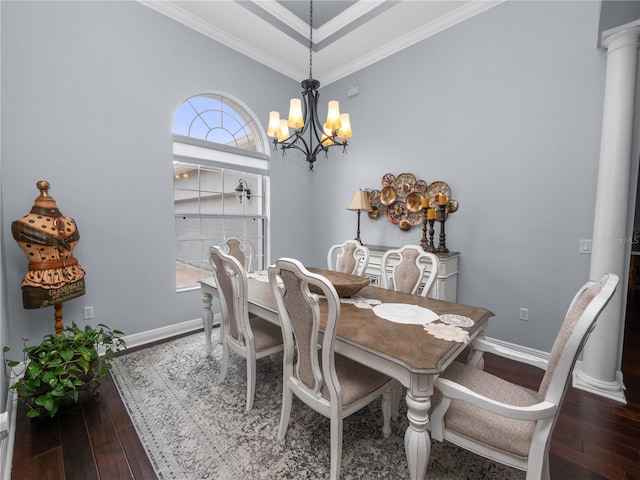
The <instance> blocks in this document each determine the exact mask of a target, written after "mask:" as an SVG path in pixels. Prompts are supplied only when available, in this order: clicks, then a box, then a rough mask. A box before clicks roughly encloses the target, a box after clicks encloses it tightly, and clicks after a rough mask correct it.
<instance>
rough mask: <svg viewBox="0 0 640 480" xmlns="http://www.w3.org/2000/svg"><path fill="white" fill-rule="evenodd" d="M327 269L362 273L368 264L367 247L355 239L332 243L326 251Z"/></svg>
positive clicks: (354, 273) (353, 273)
mask: <svg viewBox="0 0 640 480" xmlns="http://www.w3.org/2000/svg"><path fill="white" fill-rule="evenodd" d="M327 265H328V266H329V270H334V271H337V272H342V273H349V274H351V275H364V272H365V270H366V269H367V266H368V265H369V249H368V248H367V247H365V246H364V245H362V244H361V243H360V242H358V241H357V240H347V241H346V242H344V243H343V244H338V245H333V246H332V247H331V248H329V252H328V253H327Z"/></svg>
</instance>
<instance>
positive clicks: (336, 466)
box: [269, 258, 395, 479]
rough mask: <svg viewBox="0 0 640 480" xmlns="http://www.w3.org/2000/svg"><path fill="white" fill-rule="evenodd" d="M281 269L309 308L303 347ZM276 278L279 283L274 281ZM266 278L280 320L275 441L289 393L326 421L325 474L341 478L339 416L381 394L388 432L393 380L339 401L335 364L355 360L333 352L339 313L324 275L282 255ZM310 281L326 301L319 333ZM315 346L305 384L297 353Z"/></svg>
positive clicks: (283, 425) (283, 426)
mask: <svg viewBox="0 0 640 480" xmlns="http://www.w3.org/2000/svg"><path fill="white" fill-rule="evenodd" d="M285 271H286V274H293V275H295V277H296V279H297V280H298V281H301V282H302V298H303V300H304V302H305V303H306V305H307V306H308V307H310V309H311V310H312V325H309V326H308V327H306V325H305V328H309V329H310V333H311V334H310V335H309V344H307V345H299V344H298V342H299V340H298V338H297V337H295V335H294V327H293V324H292V320H291V317H290V313H289V310H288V309H287V305H288V304H287V300H285V298H286V295H287V286H286V281H285V279H284V278H283V277H282V274H283V272H285ZM279 279H281V280H283V281H280V282H279V281H278V280H279ZM269 281H270V283H271V286H272V288H273V292H274V296H275V297H276V304H277V307H278V312H279V315H280V318H281V320H282V333H283V336H284V343H285V350H284V360H283V362H284V366H283V368H284V375H283V400H282V412H281V417H280V427H279V429H278V440H283V439H284V437H285V435H286V432H287V428H288V425H289V418H290V416H291V407H292V401H293V395H294V394H295V395H296V397H298V398H299V399H300V400H301V401H302V402H304V403H305V404H306V405H308V406H309V407H310V408H312V409H313V410H315V411H317V412H318V413H320V414H322V415H324V416H325V417H328V418H329V419H330V420H331V469H330V478H331V479H337V478H339V476H340V464H341V460H342V431H343V419H344V418H345V417H348V416H349V415H351V414H352V413H354V412H356V411H358V410H360V409H361V408H363V407H364V406H366V405H368V404H369V403H371V402H372V401H373V400H375V399H376V398H378V397H379V396H380V395H382V397H383V400H382V412H383V419H384V422H383V423H384V425H383V434H384V435H385V436H388V435H389V434H390V433H391V428H390V425H389V424H390V418H391V401H392V392H393V388H394V387H395V383H394V382H395V381H394V380H393V379H391V378H389V377H387V381H386V382H385V383H384V384H382V385H381V386H379V387H378V388H376V389H375V390H373V391H371V392H369V393H368V394H364V392H360V394H361V395H363V396H361V397H360V398H358V396H357V395H356V396H355V397H356V400H354V401H353V402H352V403H351V404H350V405H343V401H342V399H343V396H342V395H343V389H342V386H341V384H340V380H339V378H338V374H337V371H336V365H337V363H338V362H339V361H341V360H347V361H348V362H352V363H354V362H353V361H351V360H348V359H346V358H344V357H339V356H338V355H337V354H335V353H334V343H335V335H336V326H337V321H338V318H339V317H340V300H339V298H338V295H337V293H336V290H335V288H334V287H333V285H331V283H330V282H329V281H328V280H327V279H325V278H324V277H322V276H320V275H317V274H314V273H311V272H309V271H307V270H306V269H305V268H304V266H303V265H302V264H301V263H300V262H299V261H297V260H294V259H289V258H282V259H280V260H278V261H277V262H276V265H275V266H273V267H269ZM305 282H306V283H305ZM309 284H312V285H315V286H317V287H319V288H320V289H321V290H322V292H323V295H324V296H325V297H326V299H327V303H328V315H327V323H326V327H325V330H324V334H321V333H320V320H321V315H320V309H319V306H318V300H319V296H318V295H316V294H313V293H311V292H310V291H309ZM299 291H300V290H299V289H296V293H297V292H299ZM305 341H306V340H305ZM318 350H321V355H313V354H312V355H310V358H311V360H310V363H311V366H310V368H309V369H307V370H306V373H307V374H308V373H309V372H308V370H311V371H312V372H313V381H311V382H310V383H312V384H313V385H312V386H309V385H308V384H307V383H305V381H303V380H302V379H301V377H300V372H301V366H300V365H301V361H300V358H301V357H303V358H308V357H306V356H305V355H304V353H300V352H317V351H318ZM319 357H321V358H319ZM336 357H338V358H336ZM303 361H304V360H303ZM358 367H359V368H362V369H367V370H368V367H366V366H361V365H358ZM326 372H328V373H326ZM323 373H324V374H323ZM377 376H378V378H379V379H381V378H380V377H384V376H383V375H382V374H377ZM307 381H308V380H307ZM382 381H384V380H382ZM308 382H309V381H308ZM323 386H325V387H326V388H327V390H328V392H329V395H328V396H329V399H327V398H325V397H324V396H323V393H322V389H323ZM367 391H368V390H367Z"/></svg>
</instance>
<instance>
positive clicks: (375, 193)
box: [369, 190, 380, 207]
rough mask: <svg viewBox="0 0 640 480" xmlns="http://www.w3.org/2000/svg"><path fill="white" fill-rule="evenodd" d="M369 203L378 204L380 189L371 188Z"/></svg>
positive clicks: (374, 205) (373, 205)
mask: <svg viewBox="0 0 640 480" xmlns="http://www.w3.org/2000/svg"><path fill="white" fill-rule="evenodd" d="M369 203H370V204H371V206H372V207H377V206H378V205H380V190H371V191H370V192H369Z"/></svg>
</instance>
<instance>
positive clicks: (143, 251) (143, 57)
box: [0, 2, 312, 355]
mask: <svg viewBox="0 0 640 480" xmlns="http://www.w3.org/2000/svg"><path fill="white" fill-rule="evenodd" d="M0 8H2V126H3V127H6V128H4V129H3V130H2V138H3V142H2V159H3V162H2V182H3V183H2V213H3V216H4V222H5V223H4V225H3V226H2V235H3V239H4V243H5V245H4V252H3V255H2V256H3V268H4V269H6V274H7V284H6V285H7V291H8V293H9V295H8V299H7V300H8V301H7V307H8V312H9V326H8V332H7V333H8V335H7V337H6V338H5V339H4V340H5V341H6V342H7V343H8V344H9V345H10V346H11V347H12V350H15V352H16V353H14V352H12V353H13V354H14V355H16V354H17V351H18V349H19V347H20V346H21V340H20V339H21V337H25V338H30V339H33V340H37V339H39V338H41V336H42V335H43V334H45V333H49V332H51V331H53V323H54V322H53V309H51V308H46V309H39V310H24V309H23V308H22V301H21V294H20V282H21V281H22V278H23V276H24V274H25V272H26V267H27V259H26V257H25V255H24V254H23V252H22V251H21V250H20V249H19V248H18V245H17V244H16V242H15V241H14V240H13V238H12V237H11V233H10V229H9V226H10V223H11V221H12V220H15V219H18V218H20V217H22V216H23V215H25V214H26V213H28V212H29V210H30V208H31V206H32V205H33V201H34V199H35V198H36V197H37V196H38V191H37V189H36V187H35V185H36V182H37V181H38V180H40V179H46V180H48V181H49V182H50V183H51V190H50V194H51V195H52V196H53V197H54V198H55V200H56V201H57V204H58V207H59V208H60V210H61V211H62V212H63V213H64V214H65V215H68V216H71V217H73V218H74V219H75V220H76V222H77V224H78V226H79V231H80V236H81V239H80V243H79V244H78V246H77V248H76V249H75V251H74V256H75V257H76V258H78V260H79V261H80V264H81V265H82V266H83V267H84V268H85V270H86V271H87V277H86V287H87V293H86V295H85V296H83V297H80V298H77V299H74V300H71V301H69V302H66V303H65V304H64V318H65V321H66V322H71V321H76V322H78V323H80V324H83V323H84V321H83V320H82V307H83V306H84V305H93V306H94V309H95V320H93V321H92V323H94V322H95V323H97V322H104V323H107V324H109V325H111V326H112V327H114V328H119V329H121V330H123V331H124V332H125V333H127V334H132V333H137V332H142V331H147V330H150V329H154V328H158V327H162V326H166V325H171V324H173V323H178V322H182V321H187V320H192V319H194V318H199V317H200V316H201V296H200V292H199V291H193V292H186V293H176V292H175V266H174V223H173V213H172V212H173V189H172V188H173V187H172V182H173V175H172V144H171V140H172V137H171V123H172V117H173V114H174V111H175V110H176V109H177V107H178V106H179V105H180V104H181V103H182V102H183V101H184V100H185V99H186V98H188V97H190V96H192V95H195V94H198V93H202V92H207V91H221V92H226V93H228V94H231V95H233V96H235V97H237V98H239V99H241V100H242V101H243V102H245V104H246V105H248V106H249V108H251V109H252V110H253V112H254V113H255V114H256V115H257V116H258V118H259V119H261V120H263V121H264V123H265V126H266V122H267V120H268V115H269V110H270V109H272V108H273V106H274V105H287V104H288V99H289V97H290V95H291V92H292V91H294V92H295V91H298V90H299V84H298V83H297V82H294V81H292V80H290V79H285V78H284V77H282V76H281V75H280V74H278V73H276V72H274V71H273V70H270V69H268V68H266V67H263V66H261V65H260V64H257V63H256V62H254V61H251V60H249V59H247V58H246V57H244V56H241V55H238V54H237V53H235V52H233V51H232V50H230V49H228V48H226V47H223V46H221V45H220V44H218V43H216V42H214V41H212V40H210V39H208V38H206V37H204V36H202V35H200V34H198V33H196V32H194V31H192V30H189V29H187V28H185V27H184V26H182V25H180V24H179V23H177V22H175V21H173V20H170V19H169V18H167V17H165V16H163V15H161V14H159V13H157V12H155V11H153V10H151V9H149V8H147V7H145V6H143V5H141V4H139V3H137V2H2V3H1V5H0ZM292 161H293V160H291V162H292ZM298 163H299V162H298ZM272 182H273V184H274V185H275V186H277V185H286V188H274V189H273V196H272V209H273V211H275V212H279V213H280V215H281V216H280V217H278V216H274V218H273V220H272V223H271V228H272V230H273V236H272V240H273V243H274V245H277V246H278V248H276V249H274V252H277V254H278V255H282V254H284V252H287V251H291V252H292V255H295V256H302V254H303V253H304V252H303V250H302V248H303V246H304V245H308V244H309V243H310V242H311V239H312V238H311V231H310V229H309V228H306V227H305V226H304V224H305V223H309V222H307V220H306V218H307V217H306V216H301V215H300V213H299V209H298V202H292V201H291V199H292V198H294V199H295V198H306V197H307V195H308V191H309V189H310V187H309V186H310V182H311V177H309V176H308V175H307V172H306V170H305V167H304V166H300V167H299V168H297V165H296V167H294V168H291V167H290V165H289V163H287V162H284V161H279V162H276V163H275V165H274V166H273V168H272ZM291 220H294V221H291ZM301 222H302V226H301V228H298V226H299V225H300V223H301ZM294 229H295V230H296V231H298V232H299V234H300V239H301V242H293V241H291V240H289V239H290V237H291V236H290V233H291V232H292V231H293V230H294ZM287 243H289V244H290V246H289V247H287V246H286V245H287ZM282 244H284V245H285V246H281V245H282Z"/></svg>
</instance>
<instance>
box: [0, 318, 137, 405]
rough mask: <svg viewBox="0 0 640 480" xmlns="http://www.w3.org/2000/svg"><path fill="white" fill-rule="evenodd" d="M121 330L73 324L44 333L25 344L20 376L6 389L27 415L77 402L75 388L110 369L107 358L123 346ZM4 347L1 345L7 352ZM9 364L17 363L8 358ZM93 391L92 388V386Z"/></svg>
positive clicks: (118, 351) (94, 381)
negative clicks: (67, 401) (13, 392)
mask: <svg viewBox="0 0 640 480" xmlns="http://www.w3.org/2000/svg"><path fill="white" fill-rule="evenodd" d="M120 335H123V333H122V332H121V331H119V330H112V329H111V328H109V327H107V326H106V325H103V324H98V325H97V326H96V327H95V328H94V327H92V326H90V325H86V326H85V327H84V328H83V329H82V328H80V327H78V326H77V325H76V324H75V323H73V324H72V325H71V326H65V327H64V328H63V330H62V333H60V334H54V333H51V334H48V335H45V336H44V338H43V339H42V342H40V343H39V344H38V345H33V346H26V343H25V348H24V349H23V352H24V354H25V358H24V363H25V364H26V369H25V371H24V375H23V376H22V377H21V378H20V379H19V380H18V381H16V382H15V383H14V384H13V385H11V387H10V388H12V389H15V390H16V391H17V393H18V398H19V399H20V400H21V401H24V402H25V404H26V405H27V406H28V407H29V411H28V412H27V416H29V417H37V416H39V415H40V414H42V413H44V412H47V413H48V414H49V415H50V416H51V417H53V416H54V415H55V414H56V412H57V411H58V403H59V400H62V399H65V398H70V399H73V401H74V402H77V401H78V395H79V390H80V389H82V388H90V387H91V385H92V384H97V383H98V382H97V380H98V379H99V378H100V377H102V376H104V375H106V374H107V372H108V371H109V370H111V360H112V359H113V358H115V357H116V356H117V355H119V353H120V351H121V350H122V349H124V348H126V343H125V341H124V339H122V338H121V337H120ZM8 350H9V348H8V347H5V348H4V351H5V352H7V351H8ZM7 364H8V365H9V366H10V367H16V366H18V365H20V362H17V361H14V360H9V361H8V362H7ZM91 391H92V392H94V391H95V387H94V388H92V390H91Z"/></svg>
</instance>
